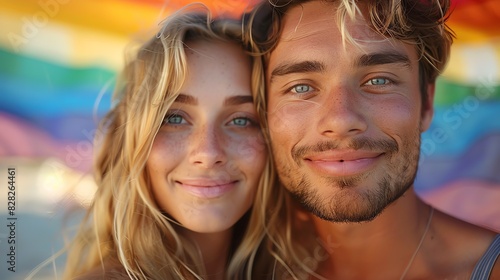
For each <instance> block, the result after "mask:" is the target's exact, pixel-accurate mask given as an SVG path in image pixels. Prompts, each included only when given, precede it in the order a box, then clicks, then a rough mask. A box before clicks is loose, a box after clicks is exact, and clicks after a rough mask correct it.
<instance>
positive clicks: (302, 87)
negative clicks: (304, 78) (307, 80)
mask: <svg viewBox="0 0 500 280" xmlns="http://www.w3.org/2000/svg"><path fill="white" fill-rule="evenodd" d="M309 91H311V86H309V85H296V86H294V87H293V88H292V92H294V93H306V92H309Z"/></svg>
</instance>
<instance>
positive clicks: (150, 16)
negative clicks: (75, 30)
mask: <svg viewBox="0 0 500 280" xmlns="http://www.w3.org/2000/svg"><path fill="white" fill-rule="evenodd" d="M166 2H168V1H166ZM0 7H2V8H1V9H2V10H3V11H4V12H9V11H10V12H12V13H14V14H18V15H22V16H23V17H24V18H25V19H26V20H28V21H32V22H33V21H36V20H37V19H39V20H40V19H41V20H43V19H44V18H47V19H48V20H49V21H59V22H64V23H66V24H71V25H79V26H85V27H87V28H91V29H97V30H102V31H103V32H110V33H115V34H117V35H121V36H127V35H128V34H134V33H136V32H139V31H140V30H143V29H149V28H151V27H152V26H154V25H156V24H157V23H158V22H159V21H160V20H161V19H163V18H164V17H165V16H166V15H167V14H168V13H170V12H171V11H170V10H169V9H168V7H167V9H165V10H163V11H162V9H161V8H156V7H153V6H148V5H144V4H140V3H135V2H128V1H119V0H106V1H99V0H18V1H12V0H0Z"/></svg>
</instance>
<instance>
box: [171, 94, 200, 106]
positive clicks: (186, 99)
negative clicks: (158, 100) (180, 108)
mask: <svg viewBox="0 0 500 280" xmlns="http://www.w3.org/2000/svg"><path fill="white" fill-rule="evenodd" d="M175 102H179V103H184V104H189V105H198V99H197V98H196V97H193V96H191V95H186V94H183V93H181V94H179V95H178V96H177V98H176V99H175Z"/></svg>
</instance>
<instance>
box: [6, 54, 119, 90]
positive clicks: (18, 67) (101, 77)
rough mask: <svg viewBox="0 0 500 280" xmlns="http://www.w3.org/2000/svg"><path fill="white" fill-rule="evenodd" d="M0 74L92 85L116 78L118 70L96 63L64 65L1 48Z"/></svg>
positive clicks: (29, 80)
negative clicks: (74, 65) (81, 65)
mask: <svg viewBox="0 0 500 280" xmlns="http://www.w3.org/2000/svg"><path fill="white" fill-rule="evenodd" d="M0 75H2V76H4V77H6V78H11V79H15V80H17V79H19V80H21V81H23V82H26V83H30V84H39V85H45V84H49V85H52V86H73V85H82V84H83V85H88V86H92V85H95V84H102V83H103V82H106V81H109V80H112V79H114V78H115V76H116V72H115V71H114V70H111V69H106V68H104V67H100V66H96V65H92V66H89V67H84V68H76V67H70V66H64V65H60V64H55V63H51V62H47V61H44V60H40V59H36V58H33V57H28V56H25V55H19V54H15V53H12V52H9V51H7V50H5V49H1V48H0Z"/></svg>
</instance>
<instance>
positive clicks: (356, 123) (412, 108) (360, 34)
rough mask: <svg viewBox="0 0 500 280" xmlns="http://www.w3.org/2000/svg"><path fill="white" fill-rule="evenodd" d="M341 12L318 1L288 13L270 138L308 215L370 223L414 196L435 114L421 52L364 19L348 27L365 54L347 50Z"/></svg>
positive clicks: (271, 97) (272, 75) (272, 85)
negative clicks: (421, 76) (424, 139)
mask: <svg viewBox="0 0 500 280" xmlns="http://www.w3.org/2000/svg"><path fill="white" fill-rule="evenodd" d="M335 11H336V8H335V6H333V4H331V3H324V2H320V1H312V2H307V3H305V4H303V5H301V6H297V7H294V8H292V9H290V10H289V11H288V12H287V14H286V16H285V18H284V21H283V32H282V35H281V38H280V40H279V43H278V45H277V47H276V49H275V50H274V51H273V52H272V53H271V55H270V57H269V60H268V66H267V67H268V68H267V77H266V80H267V88H268V104H269V106H268V108H269V109H268V110H269V111H268V122H269V130H270V135H271V142H272V147H273V153H274V156H275V159H276V166H277V169H278V173H279V177H280V179H281V181H282V182H283V184H284V185H285V187H286V188H287V189H288V190H289V191H290V192H291V193H292V194H293V195H294V196H296V197H297V198H298V199H299V201H301V203H302V204H304V205H305V206H306V208H308V209H309V210H310V211H311V212H313V213H314V214H315V215H317V216H319V217H320V218H323V219H326V220H330V221H337V222H341V221H353V222H357V221H367V220H371V219H373V218H374V217H375V216H376V215H378V214H379V213H380V212H381V211H382V210H383V209H384V208H385V207H386V206H387V205H388V204H390V203H391V202H392V201H394V200H396V199H397V198H399V197H400V196H401V195H402V194H403V193H404V192H405V191H406V190H407V189H408V188H409V187H411V186H412V184H413V180H414V178H415V174H416V170H417V164H418V156H419V147H420V133H421V132H422V131H423V130H425V129H427V128H428V126H429V123H430V121H431V118H432V113H433V112H432V106H424V107H423V106H422V102H421V93H420V89H419V82H418V61H417V59H418V58H417V54H416V51H415V49H414V48H413V47H412V46H410V45H407V44H403V43H401V42H397V41H394V40H389V39H386V38H384V37H382V36H380V35H377V34H376V33H374V32H373V31H371V29H370V28H369V27H368V26H367V25H366V23H365V21H364V20H363V19H362V18H361V17H358V18H357V20H356V21H347V22H346V29H347V30H348V32H349V33H350V34H351V36H352V37H353V38H354V40H355V41H356V42H357V43H358V45H359V46H354V45H352V44H351V43H350V42H349V41H345V46H344V42H343V40H342V36H341V33H340V31H339V29H338V27H337V26H338V25H337V22H336V19H337V17H336V14H335ZM429 92H430V94H431V95H432V94H433V93H432V92H431V90H429ZM429 100H431V101H430V102H432V96H430V98H429Z"/></svg>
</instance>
